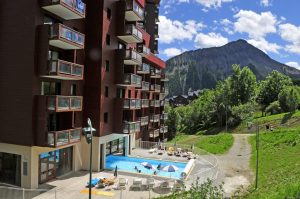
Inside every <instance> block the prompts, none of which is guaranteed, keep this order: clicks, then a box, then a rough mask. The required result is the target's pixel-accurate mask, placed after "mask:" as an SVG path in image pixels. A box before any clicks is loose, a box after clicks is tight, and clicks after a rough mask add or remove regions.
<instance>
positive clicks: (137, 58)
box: [124, 49, 142, 65]
mask: <svg viewBox="0 0 300 199" xmlns="http://www.w3.org/2000/svg"><path fill="white" fill-rule="evenodd" d="M124 64H126V65H140V64H142V56H141V55H140V54H139V53H137V52H136V51H135V50H132V49H127V50H126V51H125V57H124Z"/></svg>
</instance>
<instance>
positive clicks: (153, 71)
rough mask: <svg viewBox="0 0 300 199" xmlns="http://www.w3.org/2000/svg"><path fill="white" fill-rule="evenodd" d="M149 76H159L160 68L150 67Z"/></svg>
mask: <svg viewBox="0 0 300 199" xmlns="http://www.w3.org/2000/svg"><path fill="white" fill-rule="evenodd" d="M150 77H151V78H161V70H160V69H157V68H151V70H150Z"/></svg>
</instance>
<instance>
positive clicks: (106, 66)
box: [105, 60, 109, 72]
mask: <svg viewBox="0 0 300 199" xmlns="http://www.w3.org/2000/svg"><path fill="white" fill-rule="evenodd" d="M105 71H106V72H109V61H108V60H106V61H105Z"/></svg>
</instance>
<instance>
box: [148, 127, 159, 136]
mask: <svg viewBox="0 0 300 199" xmlns="http://www.w3.org/2000/svg"><path fill="white" fill-rule="evenodd" d="M149 137H150V138H157V137H159V129H156V130H153V131H150V132H149Z"/></svg>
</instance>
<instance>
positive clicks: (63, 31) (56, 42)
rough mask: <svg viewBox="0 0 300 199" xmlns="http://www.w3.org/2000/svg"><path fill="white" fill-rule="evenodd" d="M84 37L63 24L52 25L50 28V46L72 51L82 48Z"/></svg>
mask: <svg viewBox="0 0 300 199" xmlns="http://www.w3.org/2000/svg"><path fill="white" fill-rule="evenodd" d="M84 40H85V35H84V34H82V33H80V32H77V31H75V30H73V29H71V28H69V27H67V26H65V25H63V24H54V25H52V26H51V27H50V40H49V44H50V45H51V46H54V47H57V48H61V49H65V50H72V49H83V48H84Z"/></svg>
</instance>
